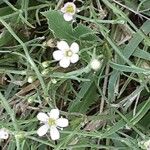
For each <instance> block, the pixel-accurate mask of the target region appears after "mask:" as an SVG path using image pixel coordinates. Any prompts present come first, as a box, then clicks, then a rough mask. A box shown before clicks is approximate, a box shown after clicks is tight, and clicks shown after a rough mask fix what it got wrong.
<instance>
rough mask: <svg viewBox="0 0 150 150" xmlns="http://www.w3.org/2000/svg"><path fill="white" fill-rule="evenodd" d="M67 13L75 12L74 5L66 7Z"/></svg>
mask: <svg viewBox="0 0 150 150" xmlns="http://www.w3.org/2000/svg"><path fill="white" fill-rule="evenodd" d="M66 13H74V7H73V6H72V5H68V6H67V7H66Z"/></svg>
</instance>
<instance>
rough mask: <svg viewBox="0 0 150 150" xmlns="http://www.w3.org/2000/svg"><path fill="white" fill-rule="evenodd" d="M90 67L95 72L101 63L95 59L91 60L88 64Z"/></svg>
mask: <svg viewBox="0 0 150 150" xmlns="http://www.w3.org/2000/svg"><path fill="white" fill-rule="evenodd" d="M90 66H91V68H92V69H93V70H95V71H97V70H98V69H99V68H100V67H101V62H100V61H99V60H97V59H93V60H92V61H91V63H90Z"/></svg>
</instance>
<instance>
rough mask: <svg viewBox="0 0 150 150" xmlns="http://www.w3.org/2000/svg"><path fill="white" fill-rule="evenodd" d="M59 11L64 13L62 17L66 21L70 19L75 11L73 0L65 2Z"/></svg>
mask: <svg viewBox="0 0 150 150" xmlns="http://www.w3.org/2000/svg"><path fill="white" fill-rule="evenodd" d="M61 12H63V13H64V15H63V17H64V19H65V20H66V21H71V20H72V19H73V16H74V14H75V13H76V5H75V4H74V3H73V2H67V3H66V4H65V5H64V7H63V8H61Z"/></svg>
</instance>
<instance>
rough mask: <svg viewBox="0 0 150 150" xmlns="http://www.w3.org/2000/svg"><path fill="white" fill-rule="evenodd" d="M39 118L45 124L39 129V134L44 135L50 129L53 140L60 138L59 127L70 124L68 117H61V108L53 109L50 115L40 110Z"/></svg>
mask: <svg viewBox="0 0 150 150" xmlns="http://www.w3.org/2000/svg"><path fill="white" fill-rule="evenodd" d="M37 118H38V120H40V121H41V123H43V124H44V125H42V126H41V127H40V128H39V129H38V130H37V134H38V135H39V136H43V135H45V134H46V133H47V131H48V130H49V129H50V136H51V139H52V140H58V139H59V138H60V134H59V131H58V129H57V128H59V129H63V128H64V127H67V126H68V119H66V118H62V117H61V118H59V110H58V109H52V110H51V111H50V113H48V115H47V114H46V113H43V112H40V113H39V114H38V115H37Z"/></svg>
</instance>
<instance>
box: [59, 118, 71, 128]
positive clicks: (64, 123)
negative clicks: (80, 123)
mask: <svg viewBox="0 0 150 150" xmlns="http://www.w3.org/2000/svg"><path fill="white" fill-rule="evenodd" d="M56 124H57V126H59V127H62V128H64V127H67V126H68V124H69V123H68V119H66V118H59V119H57V120H56Z"/></svg>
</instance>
